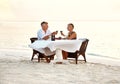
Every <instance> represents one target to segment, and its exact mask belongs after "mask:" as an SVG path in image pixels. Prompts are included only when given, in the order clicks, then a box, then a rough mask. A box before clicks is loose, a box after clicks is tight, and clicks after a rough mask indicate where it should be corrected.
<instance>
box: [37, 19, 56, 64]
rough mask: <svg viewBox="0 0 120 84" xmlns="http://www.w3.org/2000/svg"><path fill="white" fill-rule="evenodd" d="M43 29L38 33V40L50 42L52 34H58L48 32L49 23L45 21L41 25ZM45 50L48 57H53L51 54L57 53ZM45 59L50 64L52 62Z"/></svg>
mask: <svg viewBox="0 0 120 84" xmlns="http://www.w3.org/2000/svg"><path fill="white" fill-rule="evenodd" d="M41 27H42V29H40V30H39V31H38V32H37V38H38V40H49V39H50V36H51V34H56V32H53V33H51V32H50V30H48V23H47V22H45V21H43V22H42V23H41ZM43 50H44V52H45V53H44V54H47V56H48V55H51V54H55V52H51V51H50V49H49V48H47V47H46V48H44V49H43ZM45 58H46V60H47V62H50V60H49V59H48V58H47V57H45Z"/></svg>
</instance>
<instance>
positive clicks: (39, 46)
mask: <svg viewBox="0 0 120 84" xmlns="http://www.w3.org/2000/svg"><path fill="white" fill-rule="evenodd" d="M83 41H84V39H81V40H55V41H50V40H48V41H46V40H37V41H35V42H34V43H32V44H30V45H29V47H30V48H32V49H34V50H37V51H39V52H40V53H43V54H45V55H46V56H47V55H52V54H56V59H54V60H51V62H50V63H52V64H54V63H57V62H62V63H69V62H68V60H63V56H62V50H64V51H66V52H76V51H77V50H79V49H80V46H81V44H82V42H83ZM45 48H46V49H47V48H49V49H50V50H48V52H45Z"/></svg>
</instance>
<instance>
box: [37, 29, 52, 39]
mask: <svg viewBox="0 0 120 84" xmlns="http://www.w3.org/2000/svg"><path fill="white" fill-rule="evenodd" d="M50 34H51V32H50V30H47V31H46V33H45V31H43V30H42V29H40V30H39V31H38V32H37V38H38V40H42V39H43V38H44V37H45V36H47V35H50Z"/></svg>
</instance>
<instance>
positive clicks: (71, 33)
mask: <svg viewBox="0 0 120 84" xmlns="http://www.w3.org/2000/svg"><path fill="white" fill-rule="evenodd" d="M73 29H74V25H73V24H72V23H70V24H68V26H67V30H68V31H69V32H68V35H67V36H66V35H65V34H63V32H62V31H61V35H62V36H64V37H66V39H69V40H74V39H77V34H76V32H74V31H73ZM62 54H63V59H67V56H68V53H67V52H65V51H62Z"/></svg>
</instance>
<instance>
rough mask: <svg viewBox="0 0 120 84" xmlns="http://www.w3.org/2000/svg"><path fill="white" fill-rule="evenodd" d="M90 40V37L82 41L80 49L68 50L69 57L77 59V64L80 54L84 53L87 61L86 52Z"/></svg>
mask: <svg viewBox="0 0 120 84" xmlns="http://www.w3.org/2000/svg"><path fill="white" fill-rule="evenodd" d="M88 41H89V40H88V39H85V41H83V42H82V44H81V47H80V50H79V51H76V52H75V53H71V52H68V58H75V61H76V64H77V61H78V57H79V56H80V55H82V56H83V58H84V61H85V62H86V56H85V52H86V49H87V45H88Z"/></svg>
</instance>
